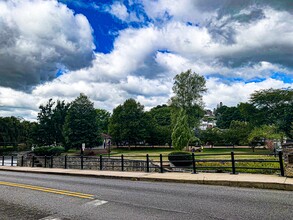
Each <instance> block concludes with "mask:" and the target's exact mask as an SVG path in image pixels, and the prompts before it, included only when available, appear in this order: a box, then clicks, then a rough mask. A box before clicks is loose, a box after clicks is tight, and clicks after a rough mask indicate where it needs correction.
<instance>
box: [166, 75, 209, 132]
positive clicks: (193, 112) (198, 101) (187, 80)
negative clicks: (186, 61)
mask: <svg viewBox="0 0 293 220" xmlns="http://www.w3.org/2000/svg"><path fill="white" fill-rule="evenodd" d="M205 83H206V81H205V78H204V77H203V76H200V75H199V74H197V73H192V72H191V70H187V71H186V72H182V73H180V74H177V75H176V76H175V77H174V85H173V88H172V89H173V92H174V94H175V95H174V96H173V97H172V98H171V105H172V106H173V107H175V108H177V109H181V108H182V109H184V110H185V112H186V114H187V115H188V124H189V126H190V127H191V128H195V127H196V126H197V125H198V122H199V118H201V117H202V116H203V114H204V111H203V102H202V94H203V93H204V92H206V90H207V89H206V86H205Z"/></svg>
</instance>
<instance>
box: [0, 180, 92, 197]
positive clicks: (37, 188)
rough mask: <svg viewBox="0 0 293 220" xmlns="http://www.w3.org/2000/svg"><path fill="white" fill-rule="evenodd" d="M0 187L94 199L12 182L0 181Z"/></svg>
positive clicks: (86, 195) (78, 194)
mask: <svg viewBox="0 0 293 220" xmlns="http://www.w3.org/2000/svg"><path fill="white" fill-rule="evenodd" d="M0 185H4V186H11V187H19V188H24V189H31V190H37V191H42V192H49V193H55V194H61V195H67V196H74V197H78V198H83V199H94V198H93V196H94V195H91V194H84V193H79V192H71V191H67V190H59V189H53V188H46V187H41V186H33V185H26V184H20V183H12V182H3V181H0Z"/></svg>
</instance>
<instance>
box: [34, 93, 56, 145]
mask: <svg viewBox="0 0 293 220" xmlns="http://www.w3.org/2000/svg"><path fill="white" fill-rule="evenodd" d="M54 104H55V102H53V101H52V99H49V101H48V102H47V104H46V105H40V106H39V109H40V112H39V113H38V121H39V130H38V136H39V144H41V145H51V144H54V139H55V138H54V137H55V134H54V133H55V131H54V125H53V120H52V116H53V106H54Z"/></svg>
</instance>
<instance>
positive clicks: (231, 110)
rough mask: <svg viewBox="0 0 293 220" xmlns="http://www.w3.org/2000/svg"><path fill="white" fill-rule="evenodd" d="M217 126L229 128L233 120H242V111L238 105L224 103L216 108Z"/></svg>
mask: <svg viewBox="0 0 293 220" xmlns="http://www.w3.org/2000/svg"><path fill="white" fill-rule="evenodd" d="M216 119H217V127H218V128H222V129H228V128H229V127H230V124H231V122H232V121H242V120H243V119H242V117H241V114H240V111H239V109H238V108H237V107H228V106H225V105H223V106H222V107H220V108H218V109H216Z"/></svg>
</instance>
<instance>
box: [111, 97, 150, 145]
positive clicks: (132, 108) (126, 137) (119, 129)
mask: <svg viewBox="0 0 293 220" xmlns="http://www.w3.org/2000/svg"><path fill="white" fill-rule="evenodd" d="M143 110H144V107H143V106H142V105H141V104H140V103H139V102H136V101H135V100H134V99H127V100H126V101H125V102H124V103H123V105H119V106H118V107H116V108H115V109H114V110H113V114H112V116H111V118H110V124H109V132H110V135H111V136H112V137H113V140H114V141H115V142H116V144H117V145H119V144H120V143H122V142H123V143H127V144H128V146H129V147H130V145H131V144H134V145H136V144H137V143H138V142H142V141H144V139H145V137H146V120H145V115H144V111H143Z"/></svg>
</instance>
